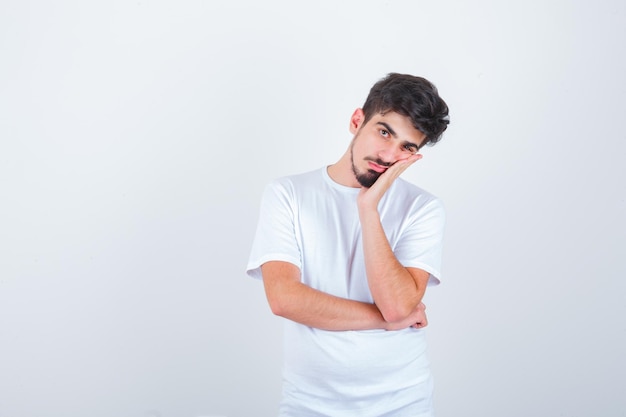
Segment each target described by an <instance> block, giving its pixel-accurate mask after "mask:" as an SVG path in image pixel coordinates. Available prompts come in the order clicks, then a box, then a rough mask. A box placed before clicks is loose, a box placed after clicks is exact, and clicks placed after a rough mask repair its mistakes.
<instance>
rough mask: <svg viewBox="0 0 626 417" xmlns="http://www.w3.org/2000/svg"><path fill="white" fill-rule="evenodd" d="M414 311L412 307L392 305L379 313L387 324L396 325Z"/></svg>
mask: <svg viewBox="0 0 626 417" xmlns="http://www.w3.org/2000/svg"><path fill="white" fill-rule="evenodd" d="M414 310H415V307H414V306H409V305H393V306H389V307H388V308H385V309H381V310H380V313H381V314H382V315H383V319H384V320H385V321H386V322H387V323H397V322H400V321H403V320H406V319H407V318H408V317H409V316H410V315H411V314H412V313H413V311H414Z"/></svg>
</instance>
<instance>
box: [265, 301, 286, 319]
mask: <svg viewBox="0 0 626 417" xmlns="http://www.w3.org/2000/svg"><path fill="white" fill-rule="evenodd" d="M267 302H268V304H269V306H270V310H271V312H272V314H274V315H275V316H279V317H286V316H287V315H288V314H289V313H288V311H289V307H288V305H286V304H287V303H286V302H285V301H284V300H282V299H281V298H280V297H267Z"/></svg>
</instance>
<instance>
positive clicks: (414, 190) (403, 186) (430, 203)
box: [389, 178, 444, 210]
mask: <svg viewBox="0 0 626 417" xmlns="http://www.w3.org/2000/svg"><path fill="white" fill-rule="evenodd" d="M389 191H391V193H390V196H391V197H392V198H393V200H394V201H401V202H402V203H404V204H405V205H407V206H413V207H422V208H423V207H431V208H436V209H438V210H444V207H443V203H442V201H441V199H439V198H438V197H437V196H435V195H434V194H432V193H430V192H429V191H427V190H425V189H423V188H421V187H418V186H417V185H415V184H413V183H410V182H408V181H406V180H404V179H402V178H398V179H397V180H396V181H395V182H394V185H393V187H392V188H391V189H390V190H389Z"/></svg>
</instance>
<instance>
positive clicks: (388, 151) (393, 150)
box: [378, 143, 404, 164]
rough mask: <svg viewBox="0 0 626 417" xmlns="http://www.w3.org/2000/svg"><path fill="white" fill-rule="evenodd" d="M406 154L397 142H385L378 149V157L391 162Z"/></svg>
mask: <svg viewBox="0 0 626 417" xmlns="http://www.w3.org/2000/svg"><path fill="white" fill-rule="evenodd" d="M403 156H404V152H402V149H401V148H400V147H399V146H398V145H397V144H396V143H388V144H385V145H384V146H383V147H382V148H380V149H379V151H378V157H379V158H380V159H381V160H382V161H384V162H387V163H389V164H393V163H394V162H396V161H399V160H400V159H402V157H403Z"/></svg>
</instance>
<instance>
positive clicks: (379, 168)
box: [367, 161, 389, 174]
mask: <svg viewBox="0 0 626 417" xmlns="http://www.w3.org/2000/svg"><path fill="white" fill-rule="evenodd" d="M367 165H368V166H369V168H370V169H371V170H372V171H376V172H378V173H379V174H382V173H383V172H385V171H387V168H389V167H385V166H382V165H378V164H377V163H375V162H372V161H367Z"/></svg>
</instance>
